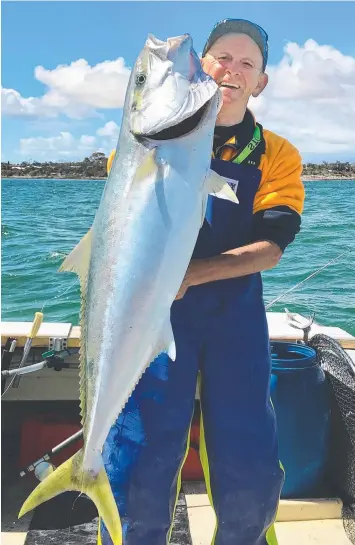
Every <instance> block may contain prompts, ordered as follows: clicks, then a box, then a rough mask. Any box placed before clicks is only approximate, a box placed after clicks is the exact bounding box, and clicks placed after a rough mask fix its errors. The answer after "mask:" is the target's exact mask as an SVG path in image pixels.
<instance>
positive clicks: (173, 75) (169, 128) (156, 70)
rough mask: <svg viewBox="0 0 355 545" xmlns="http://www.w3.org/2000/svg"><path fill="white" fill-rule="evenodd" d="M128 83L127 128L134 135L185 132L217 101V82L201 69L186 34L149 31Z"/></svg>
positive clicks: (166, 135) (168, 135) (169, 136)
mask: <svg viewBox="0 0 355 545" xmlns="http://www.w3.org/2000/svg"><path fill="white" fill-rule="evenodd" d="M130 87H131V90H130V98H131V100H130V104H129V117H130V130H131V132H132V133H133V135H135V136H136V137H148V138H149V137H154V138H155V137H157V136H158V138H159V135H162V139H164V138H165V137H167V138H175V137H176V136H179V135H180V133H181V134H186V131H187V132H190V131H191V130H193V129H195V128H196V127H197V126H198V124H199V122H200V121H201V119H202V118H203V114H204V112H205V111H206V109H208V105H209V104H210V103H211V102H213V103H214V104H217V103H221V100H220V95H219V89H218V86H217V84H216V83H215V81H214V80H213V78H211V77H210V76H209V75H208V74H206V73H205V72H204V71H203V69H202V66H201V62H200V59H199V58H198V56H197V54H196V52H195V51H194V48H193V42H192V38H191V36H190V35H189V34H184V35H182V36H177V37H175V38H169V39H168V40H167V41H162V40H159V39H157V38H155V37H154V36H153V35H149V36H148V39H147V41H146V44H145V47H144V48H143V50H142V51H141V53H140V55H139V57H138V59H137V62H136V64H135V67H134V70H133V71H132V74H131V82H130ZM187 120H190V122H189V123H188V124H186V121H187ZM194 121H196V123H194ZM184 122H185V125H184ZM177 128H179V130H176V129H177ZM184 131H185V133H184Z"/></svg>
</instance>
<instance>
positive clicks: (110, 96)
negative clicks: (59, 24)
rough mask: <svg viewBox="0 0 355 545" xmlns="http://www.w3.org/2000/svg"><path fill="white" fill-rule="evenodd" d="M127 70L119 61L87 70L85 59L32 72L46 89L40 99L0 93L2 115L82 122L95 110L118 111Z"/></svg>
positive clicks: (105, 63)
mask: <svg viewBox="0 0 355 545" xmlns="http://www.w3.org/2000/svg"><path fill="white" fill-rule="evenodd" d="M129 75H130V69H129V68H128V67H127V66H126V65H125V61H124V59H123V58H122V57H120V58H118V59H116V60H115V61H104V62H101V63H98V64H96V65H95V66H90V65H89V64H88V62H87V61H86V60H85V59H79V60H77V61H74V62H72V63H71V64H69V65H59V66H57V67H56V68H54V69H53V70H47V69H45V68H43V66H37V67H36V68H35V78H36V79H37V80H38V81H40V82H41V83H43V84H44V85H45V86H46V87H47V92H46V93H45V94H44V95H42V96H41V97H28V98H25V97H22V96H21V94H20V93H19V92H18V91H16V90H15V89H2V90H1V95H2V111H3V113H4V114H5V115H9V116H27V117H33V116H38V117H41V116H44V117H56V116H58V115H59V114H65V115H66V116H68V117H70V118H74V119H75V118H76V119H82V118H84V117H89V116H95V115H98V113H97V109H105V108H121V107H122V106H123V103H124V97H125V92H126V87H127V83H128V79H129Z"/></svg>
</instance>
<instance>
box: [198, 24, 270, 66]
mask: <svg viewBox="0 0 355 545" xmlns="http://www.w3.org/2000/svg"><path fill="white" fill-rule="evenodd" d="M230 32H235V33H237V34H246V35H247V36H249V37H250V38H251V39H252V40H253V41H254V42H255V43H256V45H257V46H258V47H259V49H260V51H261V54H262V56H263V70H265V68H266V65H267V60H268V52H269V47H268V39H269V38H268V35H267V34H266V32H265V30H264V29H263V28H261V26H259V25H257V24H255V23H252V22H251V21H247V20H246V19H224V20H223V21H219V23H217V24H216V25H215V26H214V27H213V29H212V32H211V34H210V35H209V37H208V39H207V42H206V44H205V47H204V48H203V52H202V57H204V56H205V55H206V53H207V51H208V50H209V49H210V48H211V47H212V45H213V44H214V43H215V42H216V41H217V40H218V38H220V37H221V36H224V34H229V33H230Z"/></svg>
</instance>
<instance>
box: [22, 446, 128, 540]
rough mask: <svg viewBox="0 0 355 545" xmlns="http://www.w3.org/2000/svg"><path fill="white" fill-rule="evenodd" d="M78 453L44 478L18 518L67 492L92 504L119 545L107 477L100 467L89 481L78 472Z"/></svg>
mask: <svg viewBox="0 0 355 545" xmlns="http://www.w3.org/2000/svg"><path fill="white" fill-rule="evenodd" d="M82 458H83V453H82V451H81V450H79V452H77V453H76V454H74V456H72V457H71V458H69V460H67V461H66V462H64V464H62V465H61V466H59V467H58V468H57V469H56V470H55V471H54V472H53V473H51V474H50V475H48V477H46V478H45V479H44V481H42V482H41V483H40V484H39V485H38V486H37V488H35V489H34V491H33V492H32V494H30V496H29V497H28V498H27V500H26V501H25V503H24V504H23V506H22V508H21V511H20V513H19V518H20V517H22V516H23V515H25V514H26V513H28V511H32V509H34V508H35V507H37V506H38V505H41V503H44V502H45V501H47V500H50V499H51V498H54V497H55V496H58V495H59V494H61V493H62V492H66V491H67V490H77V491H79V492H83V493H85V494H86V495H87V496H89V498H91V499H92V501H93V502H94V503H95V505H96V508H97V510H98V512H99V516H100V518H102V520H103V521H104V523H105V525H106V527H107V529H108V531H109V533H110V536H111V539H112V541H113V543H114V545H122V527H121V520H120V516H119V513H118V509H117V505H116V502H115V499H114V497H113V494H112V490H111V486H110V483H109V480H108V478H107V474H106V471H105V468H104V465H103V464H102V468H101V470H100V472H99V473H98V475H96V476H95V477H92V476H91V475H90V474H89V473H86V472H85V473H84V472H83V469H82Z"/></svg>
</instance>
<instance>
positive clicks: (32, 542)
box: [1, 478, 351, 545]
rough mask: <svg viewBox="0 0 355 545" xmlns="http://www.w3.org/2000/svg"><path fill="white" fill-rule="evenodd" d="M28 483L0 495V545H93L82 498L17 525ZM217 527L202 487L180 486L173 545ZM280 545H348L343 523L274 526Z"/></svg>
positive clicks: (204, 541)
mask: <svg viewBox="0 0 355 545" xmlns="http://www.w3.org/2000/svg"><path fill="white" fill-rule="evenodd" d="M34 484H35V482H34V481H33V480H32V479H31V478H27V479H23V480H20V482H17V483H14V484H12V485H11V486H5V487H3V490H2V535H1V543H2V545H50V544H56V545H61V544H63V545H84V544H85V545H96V543H97V523H98V518H97V512H96V509H95V507H94V505H93V503H92V502H91V501H90V500H89V499H88V498H86V497H85V496H81V497H79V498H78V497H77V494H76V493H70V492H68V493H65V494H62V495H61V496H58V497H57V498H54V499H53V500H51V501H50V502H47V503H46V504H44V505H42V506H40V507H39V508H37V509H36V510H35V512H34V514H33V513H32V514H28V515H26V516H25V517H24V518H23V519H21V520H17V513H18V510H19V508H20V506H21V504H22V502H23V500H24V499H25V497H26V496H27V494H28V492H29V491H30V490H31V489H32V488H33V487H34ZM214 524H215V517H214V513H213V510H212V508H211V506H210V505H209V503H208V501H206V493H205V490H204V486H203V484H202V483H184V484H183V491H182V493H181V494H180V496H179V501H178V506H177V509H176V513H175V521H174V531H173V534H172V538H171V545H210V543H211V539H212V535H213V530H214ZM276 534H277V537H278V541H279V545H351V541H350V540H349V539H348V538H347V536H346V534H345V531H344V527H343V521H342V520H341V519H331V520H311V521H302V522H277V523H276Z"/></svg>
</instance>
